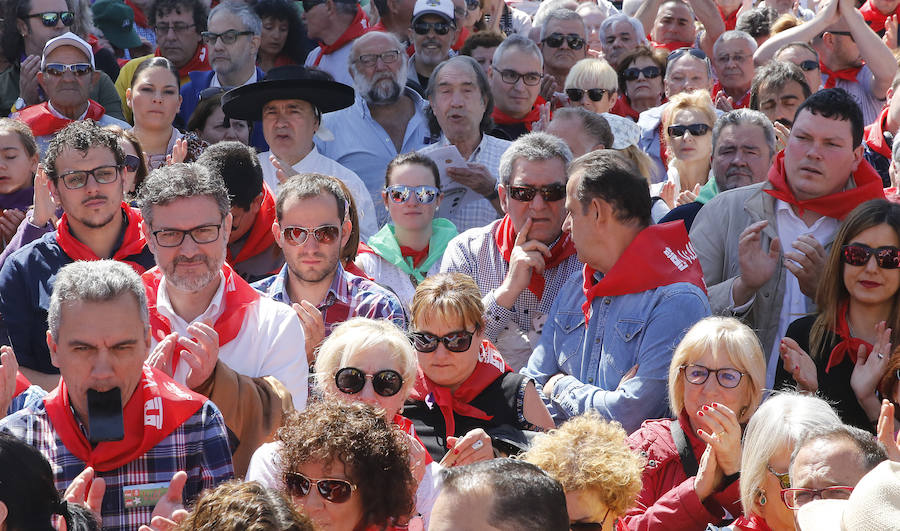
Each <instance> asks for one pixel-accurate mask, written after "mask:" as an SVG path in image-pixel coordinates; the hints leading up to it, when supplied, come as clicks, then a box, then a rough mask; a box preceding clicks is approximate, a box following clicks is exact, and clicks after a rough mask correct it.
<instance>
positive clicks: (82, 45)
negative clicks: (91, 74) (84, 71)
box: [41, 31, 96, 70]
mask: <svg viewBox="0 0 900 531" xmlns="http://www.w3.org/2000/svg"><path fill="white" fill-rule="evenodd" d="M60 46H74V47H75V48H78V49H79V50H81V51H82V52H84V54H85V55H87V57H88V61H89V62H90V63H91V68H96V67H95V66H94V51H93V50H91V45H90V44H88V43H86V42H85V41H84V39H82V38H81V37H79V36H78V35H75V34H74V33H72V32H71V31H67V32H66V33H63V34H62V35H60V36H59V37H54V38H52V39H50V40H49V41H47V44H45V45H44V53H43V54H42V55H41V69H42V70H43V68H44V66H46V64H47V56H48V55H50V52H52V51H53V50H55V49H57V48H59V47H60Z"/></svg>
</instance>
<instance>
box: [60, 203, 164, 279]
mask: <svg viewBox="0 0 900 531" xmlns="http://www.w3.org/2000/svg"><path fill="white" fill-rule="evenodd" d="M122 212H124V213H125V221H126V225H125V235H124V236H123V237H122V245H120V246H119V248H118V249H117V250H116V252H115V253H114V254H113V255H112V257H111V258H112V259H113V260H118V261H119V262H123V263H126V264H128V265H130V266H131V268H132V269H134V270H135V271H137V272H138V274H141V273H143V272H144V266H142V265H140V264H138V263H137V262H132V261H129V260H125V258H128V257H129V256H134V255H136V254H138V253H140V252H141V251H143V250H144V246H145V245H147V240H145V239H144V234H143V233H142V232H141V221H143V218H141V211H140V210H138V209H136V208H132V207H130V206H128V204H126V203H125V202H124V201H123V202H122ZM56 243H58V244H59V247H60V248H61V249H62V250H63V252H64V253H66V256H68V257H69V258H71V259H72V260H73V261H76V262H77V261H78V260H87V261H90V260H100V257H99V256H97V255H96V254H94V251H92V250H91V248H90V247H88V246H87V245H85V244H83V243H81V242H80V241H78V238H76V237H75V236H73V235H72V231H71V229H70V228H69V215H68V214H65V213H63V215H62V218H60V220H59V226H58V227H56Z"/></svg>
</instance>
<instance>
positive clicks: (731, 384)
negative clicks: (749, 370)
mask: <svg viewBox="0 0 900 531" xmlns="http://www.w3.org/2000/svg"><path fill="white" fill-rule="evenodd" d="M679 368H680V369H681V370H682V371H684V379H685V380H687V382H688V383H690V384H693V385H703V384H705V383H706V380H708V379H709V375H710V374H712V373H715V374H716V381H717V382H719V385H721V386H722V387H724V388H726V389H734V388H735V387H737V386H738V385H740V383H741V378H742V377H743V376H744V373H742V372H741V371H739V370H737V369H734V368H731V367H722V368H721V369H710V368H709V367H704V366H703V365H697V364H691V365H682V366H681V367H679Z"/></svg>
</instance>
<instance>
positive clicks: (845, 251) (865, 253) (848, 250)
mask: <svg viewBox="0 0 900 531" xmlns="http://www.w3.org/2000/svg"><path fill="white" fill-rule="evenodd" d="M873 254H874V255H875V263H876V264H878V267H880V268H881V269H897V268H900V249H898V248H896V247H893V246H890V245H888V246H885V247H879V248H877V249H873V248H871V247H869V246H868V245H863V244H861V243H851V244H849V245H845V246H843V247H841V259H842V260H843V262H844V263H845V264H847V265H852V266H856V267H862V266H864V265H866V264H867V263H869V258H871V257H872V255H873Z"/></svg>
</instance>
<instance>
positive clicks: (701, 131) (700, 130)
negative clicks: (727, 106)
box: [667, 124, 711, 138]
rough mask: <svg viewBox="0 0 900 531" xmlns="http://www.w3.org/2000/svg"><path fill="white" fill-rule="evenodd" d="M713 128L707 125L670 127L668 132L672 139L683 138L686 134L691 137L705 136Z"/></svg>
mask: <svg viewBox="0 0 900 531" xmlns="http://www.w3.org/2000/svg"><path fill="white" fill-rule="evenodd" d="M710 129H711V127H709V126H708V125H706V124H689V125H670V126H669V128H668V129H667V131H668V132H669V136H671V137H672V138H681V137H683V136H684V134H685V133H690V134H691V136H695V137H696V136H703V135H705V134H706V133H708V132H709V131H710Z"/></svg>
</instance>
